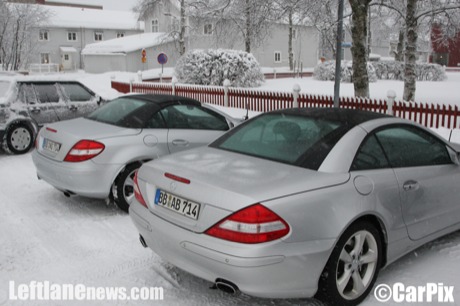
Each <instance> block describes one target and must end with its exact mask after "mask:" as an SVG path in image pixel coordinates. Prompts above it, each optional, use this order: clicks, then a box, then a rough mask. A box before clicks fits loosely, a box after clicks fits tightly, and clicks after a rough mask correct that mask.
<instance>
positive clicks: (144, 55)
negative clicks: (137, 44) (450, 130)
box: [141, 49, 147, 63]
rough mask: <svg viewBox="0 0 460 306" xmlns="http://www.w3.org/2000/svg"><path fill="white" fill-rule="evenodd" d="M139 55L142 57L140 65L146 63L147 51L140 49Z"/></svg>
mask: <svg viewBox="0 0 460 306" xmlns="http://www.w3.org/2000/svg"><path fill="white" fill-rule="evenodd" d="M141 55H142V63H145V62H146V61H147V51H145V49H142V51H141Z"/></svg>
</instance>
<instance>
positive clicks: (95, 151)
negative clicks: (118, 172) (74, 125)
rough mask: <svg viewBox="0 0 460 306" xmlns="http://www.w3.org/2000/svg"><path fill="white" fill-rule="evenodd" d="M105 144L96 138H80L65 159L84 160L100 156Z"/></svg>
mask: <svg viewBox="0 0 460 306" xmlns="http://www.w3.org/2000/svg"><path fill="white" fill-rule="evenodd" d="M104 149H105V146H104V145H103V144H102V143H100V142H97V141H94V140H80V141H79V142H77V143H76V144H75V145H74V146H73V147H72V149H70V151H69V153H67V156H66V157H65V158H64V161H66V162H70V163H76V162H82V161H85V160H88V159H91V158H94V157H96V156H98V155H99V154H101V153H102V151H104Z"/></svg>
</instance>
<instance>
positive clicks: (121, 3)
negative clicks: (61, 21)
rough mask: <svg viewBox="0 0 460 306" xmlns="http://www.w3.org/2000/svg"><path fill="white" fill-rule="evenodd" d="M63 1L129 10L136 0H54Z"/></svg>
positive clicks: (108, 8)
mask: <svg viewBox="0 0 460 306" xmlns="http://www.w3.org/2000/svg"><path fill="white" fill-rule="evenodd" d="M54 1H56V2H63V3H83V4H93V5H102V6H103V7H104V9H105V10H122V11H130V10H131V9H132V7H133V6H134V5H136V3H137V1H138V0H54Z"/></svg>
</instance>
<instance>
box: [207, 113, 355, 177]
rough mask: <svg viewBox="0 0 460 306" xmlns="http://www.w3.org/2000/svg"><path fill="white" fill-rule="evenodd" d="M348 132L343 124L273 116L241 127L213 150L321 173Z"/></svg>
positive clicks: (219, 142) (278, 114)
mask: <svg viewBox="0 0 460 306" xmlns="http://www.w3.org/2000/svg"><path fill="white" fill-rule="evenodd" d="M348 129H349V128H348V127H347V126H346V125H343V124H342V123H341V122H332V121H326V120H323V119H318V118H309V117H306V116H296V115H285V114H281V113H272V114H265V115H261V116H259V117H256V118H254V119H252V120H250V121H248V122H247V123H246V124H243V125H241V126H239V127H237V128H236V129H234V130H232V131H230V132H229V133H227V134H226V135H224V136H223V137H221V138H219V139H218V140H217V141H215V142H214V143H213V144H211V147H214V148H219V149H223V150H228V151H232V152H237V153H242V154H246V155H250V156H255V157H259V158H263V159H269V160H273V161H278V162H282V163H286V164H290V165H298V166H301V167H305V168H309V169H313V170H317V169H318V168H319V166H320V165H321V163H322V162H323V160H324V159H325V158H326V156H327V154H328V153H329V152H330V150H331V149H332V147H333V146H334V145H335V144H336V143H337V141H338V140H339V139H340V138H341V137H342V136H343V135H344V134H345V133H346V131H347V130H348Z"/></svg>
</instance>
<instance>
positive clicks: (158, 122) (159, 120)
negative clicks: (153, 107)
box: [146, 112, 165, 129]
mask: <svg viewBox="0 0 460 306" xmlns="http://www.w3.org/2000/svg"><path fill="white" fill-rule="evenodd" d="M146 125H147V126H146V128H148V129H164V128H165V122H164V120H163V117H162V116H161V114H160V112H156V113H154V114H153V115H152V118H150V119H149V120H148V121H147V124H146Z"/></svg>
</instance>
